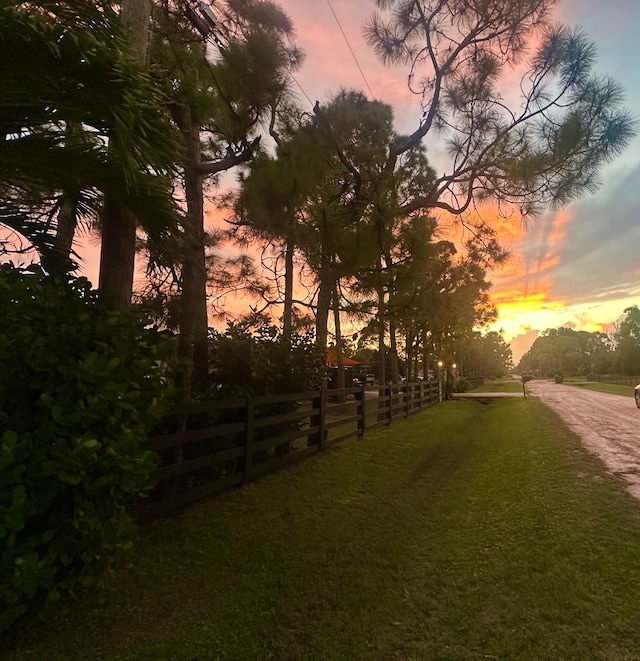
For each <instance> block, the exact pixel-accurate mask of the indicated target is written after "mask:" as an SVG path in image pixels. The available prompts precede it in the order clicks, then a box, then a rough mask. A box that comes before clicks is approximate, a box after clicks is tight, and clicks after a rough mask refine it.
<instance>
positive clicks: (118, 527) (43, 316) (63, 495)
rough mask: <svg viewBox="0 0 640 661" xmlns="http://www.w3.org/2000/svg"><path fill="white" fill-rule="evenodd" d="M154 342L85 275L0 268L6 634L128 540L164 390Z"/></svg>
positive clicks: (1, 609) (0, 505) (0, 621)
mask: <svg viewBox="0 0 640 661" xmlns="http://www.w3.org/2000/svg"><path fill="white" fill-rule="evenodd" d="M158 340H159V338H158V335H157V334H156V333H154V332H152V331H150V330H145V328H144V325H143V323H142V321H141V320H140V318H139V317H137V316H136V315H135V314H134V313H126V314H125V313H113V312H109V311H108V310H107V309H106V307H105V306H104V305H103V304H102V303H101V301H100V300H99V299H98V297H97V294H96V292H94V291H92V290H91V289H90V285H89V283H88V281H87V280H85V279H77V280H73V281H71V282H70V283H66V282H61V281H56V280H54V279H52V278H50V277H47V276H44V275H43V274H42V272H40V271H37V270H36V269H31V272H21V271H18V270H17V269H14V268H12V267H9V266H5V267H3V268H1V269H0V368H1V369H0V436H1V442H2V443H1V446H0V579H1V580H0V631H3V630H6V629H7V628H8V627H9V626H11V624H12V623H13V622H14V621H15V620H16V619H17V618H19V617H20V616H22V615H24V614H25V613H32V612H35V611H37V610H38V608H39V607H40V606H42V605H43V604H44V603H46V602H48V601H51V600H56V599H58V598H59V597H60V596H61V594H63V593H73V592H74V591H75V590H77V589H78V588H79V587H81V586H83V585H86V584H88V583H90V582H91V581H92V580H94V579H95V577H97V576H99V575H100V570H104V568H106V567H107V566H108V564H109V563H110V562H111V561H112V560H113V559H114V557H115V556H116V555H117V553H118V552H119V551H120V550H122V549H123V548H124V547H125V546H127V544H128V543H129V541H130V535H131V532H132V529H133V526H132V523H131V520H130V517H129V515H128V513H127V506H128V504H129V503H130V502H131V501H132V499H135V498H137V497H138V496H139V495H140V494H142V493H144V492H145V490H147V489H148V488H149V487H150V476H151V473H152V471H153V469H154V465H155V458H154V454H153V453H152V452H150V451H148V450H146V449H145V447H144V445H145V440H146V435H147V432H148V430H149V429H150V428H151V427H152V426H153V425H154V424H155V423H156V422H157V420H158V419H159V417H160V416H161V415H162V413H164V408H165V406H164V402H165V401H166V400H167V397H166V395H167V394H168V393H167V390H168V388H167V387H166V386H165V385H164V380H163V378H162V370H161V367H160V365H161V364H162V363H161V362H160V360H161V358H162V356H161V354H160V352H161V350H162V348H163V346H165V347H166V345H163V343H162V342H159V341H158Z"/></svg>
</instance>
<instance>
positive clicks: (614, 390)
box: [565, 381, 634, 397]
mask: <svg viewBox="0 0 640 661" xmlns="http://www.w3.org/2000/svg"><path fill="white" fill-rule="evenodd" d="M565 384H566V385H568V386H575V387H576V388H585V389H587V390H595V391H597V392H608V393H610V394H612V395H625V396H626V397H633V390H634V388H633V386H617V385H615V384H613V383H598V382H596V381H584V382H581V381H565Z"/></svg>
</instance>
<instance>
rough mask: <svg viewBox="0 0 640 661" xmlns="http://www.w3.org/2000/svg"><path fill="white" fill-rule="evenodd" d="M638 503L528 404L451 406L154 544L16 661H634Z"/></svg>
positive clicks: (166, 524) (250, 488)
mask: <svg viewBox="0 0 640 661" xmlns="http://www.w3.org/2000/svg"><path fill="white" fill-rule="evenodd" d="M638 650H640V503H638V502H637V501H635V500H633V499H632V498H631V497H630V496H629V495H628V494H627V493H626V492H625V491H624V489H623V487H622V484H621V482H619V481H618V480H617V479H616V478H613V477H610V476H609V475H607V474H606V473H605V472H604V470H603V469H602V467H601V465H600V463H599V462H598V461H597V460H596V459H595V458H594V457H592V456H591V455H589V454H588V453H586V452H585V451H584V450H583V449H582V447H581V445H580V443H579V442H578V440H577V439H576V437H575V436H573V435H572V434H571V433H569V432H568V431H566V430H565V429H564V428H563V427H562V426H561V425H560V424H559V421H558V419H557V418H556V417H555V415H554V414H552V413H551V412H550V411H549V410H548V409H546V408H545V407H544V406H543V405H542V404H541V403H540V402H538V401H537V400H535V399H534V398H528V399H506V400H493V401H492V402H490V403H488V404H487V403H480V402H477V401H469V400H465V401H453V402H447V403H445V404H443V405H441V406H438V407H434V408H432V409H427V410H425V411H424V412H422V413H420V414H417V415H415V416H412V417H411V418H408V419H406V420H404V421H400V422H397V423H395V424H394V425H393V427H391V428H385V429H382V430H378V431H376V432H372V433H370V434H367V436H366V438H365V439H363V440H361V441H352V442H348V443H345V444H344V445H343V446H342V447H340V448H338V449H335V450H332V451H330V452H328V453H327V454H325V455H323V456H316V457H313V458H311V459H309V460H307V461H306V462H304V463H302V464H300V465H298V466H292V467H288V468H286V469H284V470H281V471H279V472H278V473H276V474H273V475H270V476H268V477H266V478H264V479H262V480H260V481H258V482H254V483H251V484H248V485H246V486H244V487H243V488H241V489H237V490H234V491H232V492H229V493H226V494H224V495H222V496H220V497H218V498H217V499H215V500H213V501H211V502H209V503H206V504H203V505H200V506H198V507H194V508H192V509H191V510H190V511H188V512H187V513H185V514H184V515H183V516H181V517H178V518H176V519H174V520H167V521H162V522H158V523H157V524H155V525H154V526H152V527H151V528H149V529H147V530H145V531H144V532H143V534H142V536H141V538H140V540H139V541H138V543H137V544H136V546H135V549H134V550H133V551H132V552H131V553H130V554H129V556H128V557H127V558H126V559H125V562H124V563H123V566H122V567H120V568H117V569H116V570H115V571H114V572H113V575H112V577H111V580H110V582H109V588H108V589H107V590H106V592H104V593H102V594H93V595H89V596H87V597H85V598H83V599H82V600H80V601H79V602H78V603H77V604H75V605H72V606H66V607H60V608H58V609H57V610H56V612H55V613H51V614H50V615H49V617H48V623H47V626H46V627H45V628H31V629H30V630H29V632H28V634H25V637H24V638H23V640H22V642H21V644H20V647H19V649H18V651H16V652H15V653H13V654H10V655H9V656H8V659H9V660H10V661H17V660H19V659H20V660H21V659H38V660H40V659H43V660H44V659H46V660H47V661H56V660H63V659H64V660H65V661H73V660H76V659H77V660H83V661H84V660H88V659H90V660H92V661H93V660H102V661H105V660H110V661H116V660H117V661H128V660H131V661H133V660H136V661H145V660H148V661H169V660H171V661H173V660H175V661H180V660H184V661H187V660H189V661H195V660H198V661H207V660H210V659H231V660H234V661H236V660H240V661H242V660H244V659H247V660H252V659H256V660H261V659H276V660H278V661H289V660H290V661H314V660H317V661H333V660H345V661H351V660H358V659H367V660H368V659H371V660H376V661H378V660H379V661H387V660H392V659H400V660H402V661H412V660H415V661H425V660H427V661H428V660H431V659H442V660H456V659H460V660H469V659H504V660H512V659H530V660H532V661H533V660H535V661H540V660H544V659H549V660H554V661H556V660H558V659H588V660H590V661H591V660H595V659H602V660H605V659H606V660H608V661H610V660H615V661H617V660H622V659H629V660H631V659H638V658H639V651H638Z"/></svg>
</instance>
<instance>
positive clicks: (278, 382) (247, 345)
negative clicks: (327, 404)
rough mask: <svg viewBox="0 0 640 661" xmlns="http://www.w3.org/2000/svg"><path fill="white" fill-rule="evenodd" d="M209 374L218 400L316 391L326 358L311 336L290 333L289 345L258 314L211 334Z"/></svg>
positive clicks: (265, 318) (324, 368)
mask: <svg viewBox="0 0 640 661" xmlns="http://www.w3.org/2000/svg"><path fill="white" fill-rule="evenodd" d="M210 371H211V376H212V382H213V383H214V384H215V385H214V392H213V396H214V397H216V398H228V397H242V396H246V395H276V394H289V393H296V392H308V391H310V390H318V389H319V388H321V387H323V385H324V383H325V379H326V375H327V370H326V357H325V356H324V355H323V354H319V353H318V350H317V348H316V345H315V343H314V341H313V337H312V335H311V334H310V333H302V334H300V333H294V334H293V336H292V338H291V342H290V344H289V345H287V344H285V343H284V342H283V340H282V336H281V330H280V329H279V328H278V327H277V326H275V325H273V324H272V323H271V320H270V319H269V318H268V317H265V316H263V315H260V314H252V315H249V316H247V317H245V318H244V319H242V320H241V321H240V322H237V323H234V322H228V323H227V328H226V330H225V332H224V333H216V332H213V335H212V338H211V363H210Z"/></svg>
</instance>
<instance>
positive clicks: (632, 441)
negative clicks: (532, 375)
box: [526, 380, 640, 498]
mask: <svg viewBox="0 0 640 661" xmlns="http://www.w3.org/2000/svg"><path fill="white" fill-rule="evenodd" d="M526 388H527V394H528V395H532V396H534V397H537V398H539V399H540V400H541V401H542V402H544V403H545V404H546V405H547V406H549V407H550V408H551V409H552V410H553V411H555V412H556V413H557V414H558V415H559V416H560V417H561V418H562V419H563V420H564V422H565V423H566V424H567V426H568V427H569V429H571V430H572V431H573V432H575V433H576V434H578V435H579V436H580V438H581V439H582V442H583V443H584V445H585V447H586V448H588V449H589V450H590V451H591V452H593V453H594V454H595V455H597V456H598V457H600V459H601V460H602V461H603V462H604V464H605V466H606V467H607V469H608V470H609V471H610V472H611V473H614V474H615V475H620V476H621V477H622V478H623V479H624V480H625V481H626V483H627V486H628V489H629V491H630V492H631V493H632V494H633V495H634V496H635V497H636V498H640V409H638V408H637V407H636V404H635V402H634V400H633V398H631V397H623V396H621V395H609V394H606V393H601V392H593V391H591V390H583V389H582V388H576V387H572V386H565V385H560V384H556V383H552V382H549V381H536V380H534V381H530V382H529V383H527V386H526Z"/></svg>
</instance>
